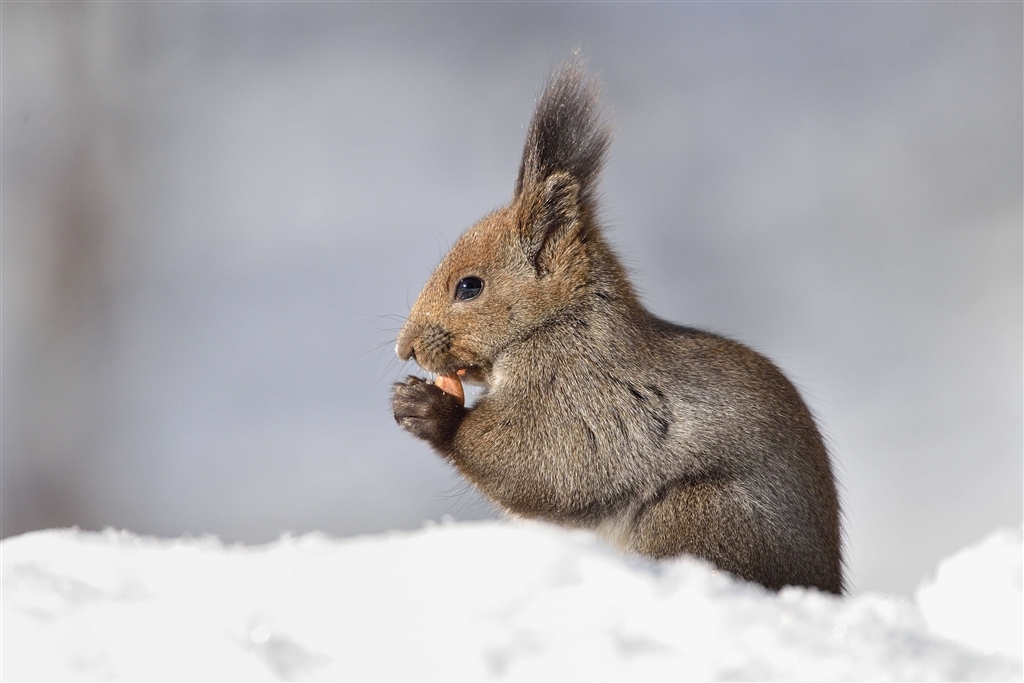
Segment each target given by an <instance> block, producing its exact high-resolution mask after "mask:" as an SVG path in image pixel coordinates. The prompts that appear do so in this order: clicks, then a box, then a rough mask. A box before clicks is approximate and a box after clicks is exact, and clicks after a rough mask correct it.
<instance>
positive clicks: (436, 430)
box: [391, 375, 466, 455]
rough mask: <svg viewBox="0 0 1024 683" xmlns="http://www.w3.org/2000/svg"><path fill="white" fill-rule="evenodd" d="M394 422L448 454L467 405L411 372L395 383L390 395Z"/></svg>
mask: <svg viewBox="0 0 1024 683" xmlns="http://www.w3.org/2000/svg"><path fill="white" fill-rule="evenodd" d="M391 408H392V409H393V410H394V412H395V422H397V423H398V425H399V426H400V427H401V428H402V429H404V430H405V431H407V432H409V433H410V434H412V435H413V436H416V437H419V438H421V439H423V440H424V441H427V442H428V443H430V445H432V446H433V447H434V448H436V449H437V450H438V451H440V452H441V453H442V454H444V455H447V454H448V452H449V451H450V450H451V445H452V441H454V439H455V432H456V431H458V429H459V425H460V424H462V418H463V417H465V415H466V409H465V408H463V407H462V406H460V405H459V402H458V400H456V399H455V397H453V396H451V395H450V394H446V393H445V392H443V391H441V389H440V388H438V387H436V386H435V385H433V384H431V383H430V382H427V381H426V380H423V379H421V378H419V377H414V376H412V375H410V376H409V377H407V378H406V380H405V381H404V382H396V383H395V391H394V394H393V395H392V396H391Z"/></svg>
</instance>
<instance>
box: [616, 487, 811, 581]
mask: <svg viewBox="0 0 1024 683" xmlns="http://www.w3.org/2000/svg"><path fill="white" fill-rule="evenodd" d="M765 522H766V520H764V519H759V515H758V512H757V510H756V507H755V506H754V504H753V503H752V502H751V500H750V499H749V498H748V496H747V495H746V493H745V492H744V491H743V490H742V488H741V487H739V486H736V485H734V484H730V483H728V482H722V481H717V480H713V479H709V480H698V481H694V482H685V483H676V484H674V485H672V486H671V487H670V488H669V489H668V490H667V491H666V492H665V493H664V494H663V495H662V496H661V497H659V498H658V499H656V500H655V501H653V502H651V503H649V504H647V505H645V506H644V507H643V508H641V509H640V510H639V511H638V512H637V513H636V516H635V517H634V519H633V524H632V529H631V533H630V538H629V542H628V544H629V546H631V548H630V549H631V550H633V551H634V552H637V553H639V554H641V555H647V556H649V557H654V558H665V557H673V556H675V555H679V554H681V553H689V554H691V555H696V556H697V557H700V558H702V559H705V560H708V561H710V562H712V563H714V564H715V565H717V566H718V567H719V568H721V569H724V570H726V571H729V572H731V573H733V574H736V575H737V576H740V577H742V578H744V579H747V580H750V581H756V582H758V583H760V584H762V585H763V586H765V587H767V588H770V589H772V590H778V589H779V588H782V586H784V585H787V584H789V583H794V582H795V583H802V582H801V581H794V580H793V579H794V577H792V576H788V574H789V572H788V571H787V570H786V567H785V564H786V563H785V561H784V560H783V559H782V558H781V557H780V555H779V551H778V549H775V548H772V547H771V545H772V544H771V542H770V540H769V539H768V538H766V537H765V532H766V531H767V529H766V528H765Z"/></svg>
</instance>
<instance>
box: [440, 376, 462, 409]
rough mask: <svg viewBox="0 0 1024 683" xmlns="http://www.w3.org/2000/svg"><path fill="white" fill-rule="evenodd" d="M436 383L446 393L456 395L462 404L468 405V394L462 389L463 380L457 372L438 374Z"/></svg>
mask: <svg viewBox="0 0 1024 683" xmlns="http://www.w3.org/2000/svg"><path fill="white" fill-rule="evenodd" d="M434 385H435V386H437V388H438V389H440V390H441V391H443V392H444V393H446V394H449V395H451V396H454V397H455V400H456V401H458V402H459V405H460V406H464V405H466V394H465V392H464V391H463V390H462V380H461V379H459V376H458V375H457V374H456V373H454V372H453V373H451V374H448V375H438V376H437V379H435V380H434Z"/></svg>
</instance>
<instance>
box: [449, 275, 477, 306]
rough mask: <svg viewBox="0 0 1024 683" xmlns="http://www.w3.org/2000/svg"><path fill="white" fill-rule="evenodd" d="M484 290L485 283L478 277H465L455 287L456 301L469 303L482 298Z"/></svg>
mask: <svg viewBox="0 0 1024 683" xmlns="http://www.w3.org/2000/svg"><path fill="white" fill-rule="evenodd" d="M483 289H484V281H483V280H481V279H480V278H478V277H464V278H462V279H461V280H459V284H457V285H455V300H456V301H469V300H470V299H475V298H477V297H478V296H480V292H482V291H483Z"/></svg>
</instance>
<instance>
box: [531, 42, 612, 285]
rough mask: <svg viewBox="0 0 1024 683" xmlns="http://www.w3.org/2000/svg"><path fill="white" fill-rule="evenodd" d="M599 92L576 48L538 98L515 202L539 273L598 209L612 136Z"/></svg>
mask: <svg viewBox="0 0 1024 683" xmlns="http://www.w3.org/2000/svg"><path fill="white" fill-rule="evenodd" d="M599 92H600V86H599V84H598V82H597V80H596V79H587V76H586V70H585V69H584V67H583V61H582V59H580V56H579V52H578V51H573V53H572V54H571V55H570V56H569V59H567V60H566V62H565V63H564V64H563V65H562V67H561V68H560V69H559V70H558V71H557V72H555V74H554V76H553V77H552V78H551V80H550V81H548V84H547V86H546V87H545V88H544V92H543V93H542V94H541V96H540V99H538V100H537V109H536V111H534V113H533V119H532V120H531V121H530V129H529V132H528V133H527V135H526V145H525V147H524V148H523V160H522V163H521V164H520V166H519V175H518V177H517V178H516V191H515V198H514V202H516V203H517V204H518V205H519V206H520V207H521V209H522V210H523V212H522V214H521V216H522V218H521V224H520V225H521V229H522V237H523V244H524V248H525V249H526V255H527V257H528V258H529V260H530V262H531V263H532V264H533V266H534V268H535V269H536V270H537V273H538V274H543V273H545V272H548V271H549V270H550V269H551V266H552V259H553V258H555V257H556V256H557V254H559V253H562V251H563V250H564V247H565V246H566V240H567V239H574V238H576V237H578V236H579V235H578V233H579V231H580V230H581V229H586V227H587V225H585V224H587V223H589V222H590V220H591V219H592V217H593V216H594V215H595V213H596V207H595V203H596V199H595V196H594V195H595V186H596V185H597V175H598V173H599V172H600V170H601V166H602V164H603V163H604V155H605V151H606V150H607V149H608V144H609V142H610V140H611V133H610V130H609V127H608V125H607V124H606V123H605V122H604V120H603V118H602V116H601V111H600V107H599V106H598V93H599Z"/></svg>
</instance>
